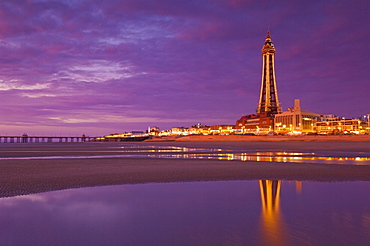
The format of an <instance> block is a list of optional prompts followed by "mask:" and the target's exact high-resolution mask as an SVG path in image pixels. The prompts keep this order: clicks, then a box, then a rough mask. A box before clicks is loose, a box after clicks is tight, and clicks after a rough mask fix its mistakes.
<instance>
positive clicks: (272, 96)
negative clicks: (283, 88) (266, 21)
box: [257, 31, 281, 114]
mask: <svg viewBox="0 0 370 246" xmlns="http://www.w3.org/2000/svg"><path fill="white" fill-rule="evenodd" d="M262 58H263V65H262V84H261V93H260V100H259V103H258V107H257V114H262V113H270V114H279V113H281V107H280V103H279V97H278V92H277V87H276V78H275V47H274V44H273V43H272V40H271V35H270V31H268V32H267V36H266V40H265V44H264V45H263V46H262Z"/></svg>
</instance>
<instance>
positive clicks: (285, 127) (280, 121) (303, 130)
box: [274, 99, 320, 134]
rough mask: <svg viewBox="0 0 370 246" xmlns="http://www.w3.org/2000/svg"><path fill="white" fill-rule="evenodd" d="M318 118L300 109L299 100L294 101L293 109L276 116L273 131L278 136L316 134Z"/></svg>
mask: <svg viewBox="0 0 370 246" xmlns="http://www.w3.org/2000/svg"><path fill="white" fill-rule="evenodd" d="M319 118H320V115H319V114H315V113H312V112H309V111H306V110H302V109H301V102H300V100H299V99H295V100H294V107H293V108H288V111H286V112H282V113H281V114H276V115H275V119H274V124H275V129H274V131H275V132H276V133H278V134H307V133H314V132H316V121H317V119H319Z"/></svg>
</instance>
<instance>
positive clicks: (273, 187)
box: [259, 180, 289, 245]
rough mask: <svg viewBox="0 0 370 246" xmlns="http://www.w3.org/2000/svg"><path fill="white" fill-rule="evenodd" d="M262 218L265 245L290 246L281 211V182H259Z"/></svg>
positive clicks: (262, 233)
mask: <svg viewBox="0 0 370 246" xmlns="http://www.w3.org/2000/svg"><path fill="white" fill-rule="evenodd" d="M259 186H260V193H261V202H262V216H261V235H262V240H263V242H264V245H289V244H288V238H287V237H288V234H287V230H286V228H285V223H284V221H283V217H282V214H281V211H280V189H281V180H259Z"/></svg>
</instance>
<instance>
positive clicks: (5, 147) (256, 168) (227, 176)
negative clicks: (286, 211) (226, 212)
mask: <svg viewBox="0 0 370 246" xmlns="http://www.w3.org/2000/svg"><path fill="white" fill-rule="evenodd" d="M130 144H131V145H132V144H133V143H130ZM126 145H127V144H126V143H79V144H77V143H76V144H73V143H65V144H57V143H56V144H44V145H43V144H24V145H22V144H1V145H0V147H1V151H0V157H2V158H3V159H2V160H0V166H1V173H0V197H8V196H16V195H24V194H31V193H39V192H46V191H53V190H61V189H68V188H77V187H91V186H103V185H119V184H137V183H151V182H188V181H218V180H260V179H268V180H301V181H305V180H306V181H326V182H334V181H370V165H328V164H316V163H314V164H306V163H299V164H298V163H274V162H253V161H248V162H243V161H225V160H202V159H164V158H131V157H129V156H127V155H129V154H131V153H130V152H125V153H122V152H121V149H122V147H124V146H126ZM137 145H138V146H141V148H142V147H145V148H146V149H151V148H153V146H157V147H158V146H162V147H165V146H181V147H204V148H205V147H207V148H224V149H233V150H236V151H237V150H240V149H248V150H249V151H262V150H264V151H282V150H283V151H301V152H312V151H314V152H315V151H327V152H330V153H332V154H333V155H344V154H345V155H348V156H357V155H362V156H366V157H370V147H369V142H367V141H355V142H351V141H320V142H311V141H308V142H305V141H300V142H292V141H289V142H240V141H239V142H238V141H236V142H199V141H197V142H171V143H169V142H159V143H151V142H147V143H138V144H137ZM133 152H134V150H133ZM98 154H99V155H100V156H101V155H112V154H119V155H121V154H122V155H126V156H122V158H101V157H97V158H89V159H87V158H73V156H74V155H75V156H77V155H86V156H90V157H91V156H94V155H98ZM45 156H59V158H56V159H42V158H40V159H37V158H36V159H21V160H17V159H11V158H14V157H45ZM63 156H68V159H65V158H63ZM4 158H10V159H4Z"/></svg>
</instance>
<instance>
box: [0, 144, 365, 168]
mask: <svg viewBox="0 0 370 246" xmlns="http://www.w3.org/2000/svg"><path fill="white" fill-rule="evenodd" d="M108 149H109V150H106V149H105V150H94V151H91V150H76V151H73V150H68V151H65V153H69V155H47V153H52V152H53V151H50V150H49V151H48V150H38V151H35V152H32V151H29V150H27V151H8V152H9V153H15V152H19V153H32V156H21V157H14V156H11V157H1V158H0V160H9V159H15V160H24V159H71V158H80V159H82V158H173V159H208V160H229V161H232V160H237V161H254V162H290V163H322V164H345V165H370V157H365V156H346V155H345V154H342V155H343V156H330V155H329V156H328V155H324V154H320V153H313V152H307V153H305V152H271V151H270V152H258V151H257V152H246V151H240V150H230V149H220V148H187V147H178V146H140V145H128V146H120V147H110V148H108ZM3 152H5V151H3ZM54 152H55V151H54ZM58 152H60V153H63V151H58ZM74 152H78V154H75V155H72V153H74ZM37 153H42V154H43V155H42V156H38V155H37ZM45 153H46V154H45ZM81 153H86V154H81ZM113 153H114V154H113Z"/></svg>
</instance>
